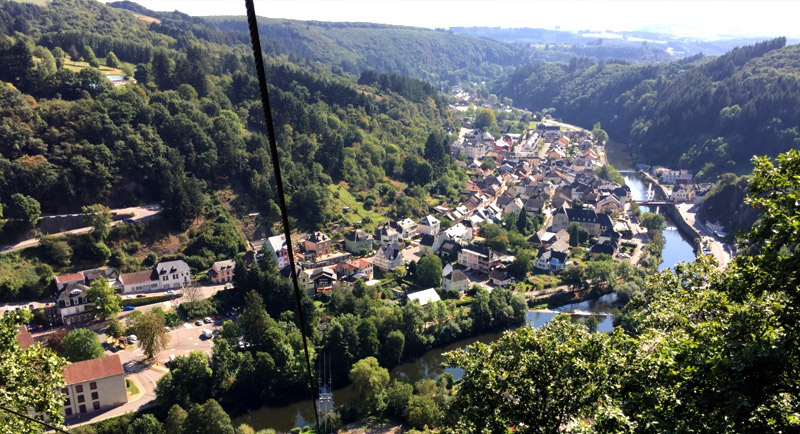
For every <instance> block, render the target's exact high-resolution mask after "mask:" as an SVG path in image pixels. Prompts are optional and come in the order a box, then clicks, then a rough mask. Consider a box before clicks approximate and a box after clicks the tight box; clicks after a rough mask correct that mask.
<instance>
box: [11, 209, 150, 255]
mask: <svg viewBox="0 0 800 434" xmlns="http://www.w3.org/2000/svg"><path fill="white" fill-rule="evenodd" d="M161 211H162V208H161V205H143V206H134V207H129V208H120V209H112V210H111V212H112V213H117V214H133V217H130V219H131V220H133V221H139V220H147V219H150V218H153V217H154V216H156V215H158V214H160V213H161ZM69 215H76V214H65V215H60V216H44V217H43V218H46V217H64V216H69ZM121 223H124V221H123V220H117V221H114V222H111V226H116V225H118V224H121ZM91 230H92V228H91V227H83V228H78V229H73V230H71V231H64V232H58V233H55V234H51V235H50V236H53V237H61V236H64V235H69V234H72V235H77V234H85V233H88V232H89V231H91ZM38 245H39V239H38V238H29V239H27V240H22V241H20V242H18V243H16V244H10V245H6V246H0V253H3V252H12V251H14V250H20V249H25V248H28V247H34V246H38Z"/></svg>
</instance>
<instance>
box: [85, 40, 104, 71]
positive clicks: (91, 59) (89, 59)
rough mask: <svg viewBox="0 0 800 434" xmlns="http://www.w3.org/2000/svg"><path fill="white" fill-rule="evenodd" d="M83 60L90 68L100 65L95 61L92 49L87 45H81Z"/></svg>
mask: <svg viewBox="0 0 800 434" xmlns="http://www.w3.org/2000/svg"><path fill="white" fill-rule="evenodd" d="M83 60H84V62H87V63H89V66H91V67H92V68H99V67H100V62H98V61H97V57H96V56H95V55H94V50H92V47H90V46H88V45H84V46H83Z"/></svg>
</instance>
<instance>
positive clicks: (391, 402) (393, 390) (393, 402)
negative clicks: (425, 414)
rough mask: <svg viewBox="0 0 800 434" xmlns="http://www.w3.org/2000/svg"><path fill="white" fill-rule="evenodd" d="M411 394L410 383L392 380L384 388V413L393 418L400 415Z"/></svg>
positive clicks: (412, 388)
mask: <svg viewBox="0 0 800 434" xmlns="http://www.w3.org/2000/svg"><path fill="white" fill-rule="evenodd" d="M413 394H414V387H412V386H411V385H410V384H408V383H403V382H402V381H397V380H392V384H390V385H389V387H388V388H387V389H386V413H388V414H389V415H391V416H392V417H395V418H399V417H402V416H403V415H404V414H405V413H406V408H408V402H409V401H410V400H411V395H413Z"/></svg>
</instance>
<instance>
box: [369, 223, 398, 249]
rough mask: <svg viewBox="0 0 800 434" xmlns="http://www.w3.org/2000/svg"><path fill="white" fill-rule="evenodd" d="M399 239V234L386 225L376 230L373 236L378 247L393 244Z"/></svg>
mask: <svg viewBox="0 0 800 434" xmlns="http://www.w3.org/2000/svg"><path fill="white" fill-rule="evenodd" d="M399 239H400V234H399V233H398V232H397V231H396V230H395V229H394V228H393V227H391V226H390V225H386V226H384V227H382V228H380V229H379V230H378V232H377V233H376V234H375V240H376V241H378V242H379V244H380V245H385V244H393V243H396V242H397V241H398V240H399Z"/></svg>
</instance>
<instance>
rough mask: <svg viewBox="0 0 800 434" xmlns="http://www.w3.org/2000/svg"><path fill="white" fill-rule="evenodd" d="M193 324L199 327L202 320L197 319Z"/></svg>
mask: <svg viewBox="0 0 800 434" xmlns="http://www.w3.org/2000/svg"><path fill="white" fill-rule="evenodd" d="M194 325H196V326H198V327H200V326H201V325H203V321H200V320H197V321H195V322H194Z"/></svg>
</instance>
